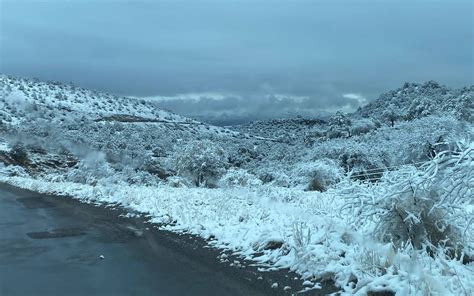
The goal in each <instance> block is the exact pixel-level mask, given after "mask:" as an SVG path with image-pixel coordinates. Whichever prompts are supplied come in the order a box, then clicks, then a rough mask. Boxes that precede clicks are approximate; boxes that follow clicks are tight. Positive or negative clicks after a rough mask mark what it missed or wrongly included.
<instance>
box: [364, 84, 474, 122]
mask: <svg viewBox="0 0 474 296" xmlns="http://www.w3.org/2000/svg"><path fill="white" fill-rule="evenodd" d="M473 96H474V86H473V85H471V86H469V87H464V88H460V89H452V88H449V87H446V86H444V85H440V84H438V83H436V82H434V81H428V82H425V83H423V84H418V83H408V82H407V83H405V84H404V85H403V86H402V87H401V88H398V89H396V90H392V91H389V92H387V93H384V94H382V95H380V97H379V98H378V99H377V100H375V101H373V102H370V103H369V104H368V105H366V106H364V107H361V108H359V110H357V112H356V115H360V116H363V117H373V118H381V119H382V120H383V117H384V115H387V111H390V112H393V113H394V115H395V116H396V119H398V120H410V119H415V118H420V117H424V116H429V115H446V114H452V115H454V116H456V117H457V118H460V119H463V120H467V121H471V122H472V121H473V120H474V101H473Z"/></svg>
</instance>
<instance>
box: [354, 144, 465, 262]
mask: <svg viewBox="0 0 474 296" xmlns="http://www.w3.org/2000/svg"><path fill="white" fill-rule="evenodd" d="M472 184H474V143H463V144H460V145H459V149H457V150H456V151H444V152H442V153H439V154H438V155H437V156H436V157H435V158H434V159H433V161H432V162H430V163H428V164H427V165H425V166H423V167H422V168H421V169H416V168H415V167H411V168H407V169H406V170H405V171H395V172H389V173H387V174H386V175H385V176H384V178H382V182H381V183H380V184H379V185H378V186H375V187H372V186H366V187H364V186H358V189H357V190H354V188H352V189H351V190H352V192H353V193H352V194H351V196H350V198H348V203H347V207H346V209H349V208H350V209H351V210H355V211H356V213H357V215H356V217H357V220H358V223H361V224H363V223H366V221H368V220H370V221H374V222H375V223H376V225H377V226H376V228H375V232H376V234H377V235H378V236H379V237H380V239H381V240H382V241H386V242H391V243H393V244H394V245H395V246H396V247H401V246H404V245H407V244H410V245H412V246H413V247H414V248H415V249H424V250H426V251H428V252H429V253H430V255H433V254H434V252H437V251H436V250H438V249H441V250H443V252H445V253H447V254H448V255H450V256H455V257H461V256H462V253H467V254H468V255H470V256H472V254H473V253H472V252H473V251H474V249H473V248H474V240H473V239H474V233H473V225H472V222H473V218H472V216H471V217H470V215H472V213H469V210H468V208H469V207H472V204H473V196H474V188H473V187H472ZM364 221H365V222H364ZM356 224H357V223H356Z"/></svg>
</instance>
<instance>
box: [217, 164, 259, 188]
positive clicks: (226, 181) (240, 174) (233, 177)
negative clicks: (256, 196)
mask: <svg viewBox="0 0 474 296" xmlns="http://www.w3.org/2000/svg"><path fill="white" fill-rule="evenodd" d="M262 183H263V182H262V180H260V179H259V178H257V176H255V175H253V174H250V173H249V172H247V171H246V170H243V169H238V168H231V169H229V170H228V171H227V173H226V174H225V175H224V176H222V178H221V179H220V180H219V182H218V186H219V187H223V188H228V187H236V186H241V187H247V186H248V187H253V186H258V185H262Z"/></svg>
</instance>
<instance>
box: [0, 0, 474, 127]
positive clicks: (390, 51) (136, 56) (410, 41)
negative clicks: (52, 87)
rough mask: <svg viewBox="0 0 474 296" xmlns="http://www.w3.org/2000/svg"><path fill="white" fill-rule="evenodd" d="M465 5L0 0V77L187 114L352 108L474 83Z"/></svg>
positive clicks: (469, 7)
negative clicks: (391, 95)
mask: <svg viewBox="0 0 474 296" xmlns="http://www.w3.org/2000/svg"><path fill="white" fill-rule="evenodd" d="M473 9H474V1H455V0H451V1H448V0H446V1H416V0H410V1H409V0H403V1H402V0H400V1H393V0H392V1H390V0H385V1H382V0H381V1H356V0H353V1H350V0H348V1H338V0H332V1H318V0H313V1H290V0H288V1H250V0H241V1H231V0H219V1H217V0H216V1H196V0H189V1H177V0H175V1H105V0H95V1H93V0H89V1H86V0H72V1H67V0H57V1H52V0H49V1H48V0H43V1H24V0H13V1H7V0H0V33H1V34H0V59H1V60H0V71H1V72H3V73H7V74H13V75H17V76H26V77H37V78H40V79H42V80H59V81H66V82H68V81H71V82H73V83H74V84H76V85H79V86H82V87H86V88H93V89H98V90H104V91H107V92H110V93H115V94H120V95H127V96H137V97H153V98H160V100H162V105H163V106H164V107H166V108H169V109H172V110H174V111H176V112H178V113H181V114H185V115H192V116H198V115H202V116H217V117H219V116H226V118H228V119H230V120H232V119H235V118H251V119H254V118H266V117H279V116H283V115H286V114H304V115H309V114H317V113H319V112H325V111H334V110H336V109H339V108H341V109H343V110H345V111H350V110H353V109H354V108H356V107H357V106H358V105H360V104H364V103H366V102H367V101H368V100H372V99H374V98H376V97H377V96H378V95H379V94H380V93H381V92H384V91H387V90H390V89H393V88H397V87H399V86H401V84H402V83H403V82H405V81H416V82H423V81H427V80H436V81H438V82H440V83H442V84H446V85H448V86H452V87H460V86H465V85H470V84H472V83H473V50H474V48H473V43H474V33H473V30H474V29H473V27H474V20H473Z"/></svg>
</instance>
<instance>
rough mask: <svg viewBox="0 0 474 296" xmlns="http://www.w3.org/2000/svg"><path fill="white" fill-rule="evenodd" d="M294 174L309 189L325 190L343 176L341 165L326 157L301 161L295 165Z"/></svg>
mask: <svg viewBox="0 0 474 296" xmlns="http://www.w3.org/2000/svg"><path fill="white" fill-rule="evenodd" d="M294 174H296V175H298V176H299V178H298V179H299V180H300V182H301V183H302V184H303V185H304V186H305V188H306V189H307V190H309V191H326V189H327V188H328V187H329V186H331V185H333V184H336V183H337V182H339V181H340V180H341V179H342V177H343V176H344V172H343V170H342V169H341V167H340V166H339V165H338V164H337V163H336V162H335V161H334V160H331V159H327V158H325V159H318V160H316V161H311V162H302V163H300V164H299V165H298V166H297V167H296V169H295V172H294Z"/></svg>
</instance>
